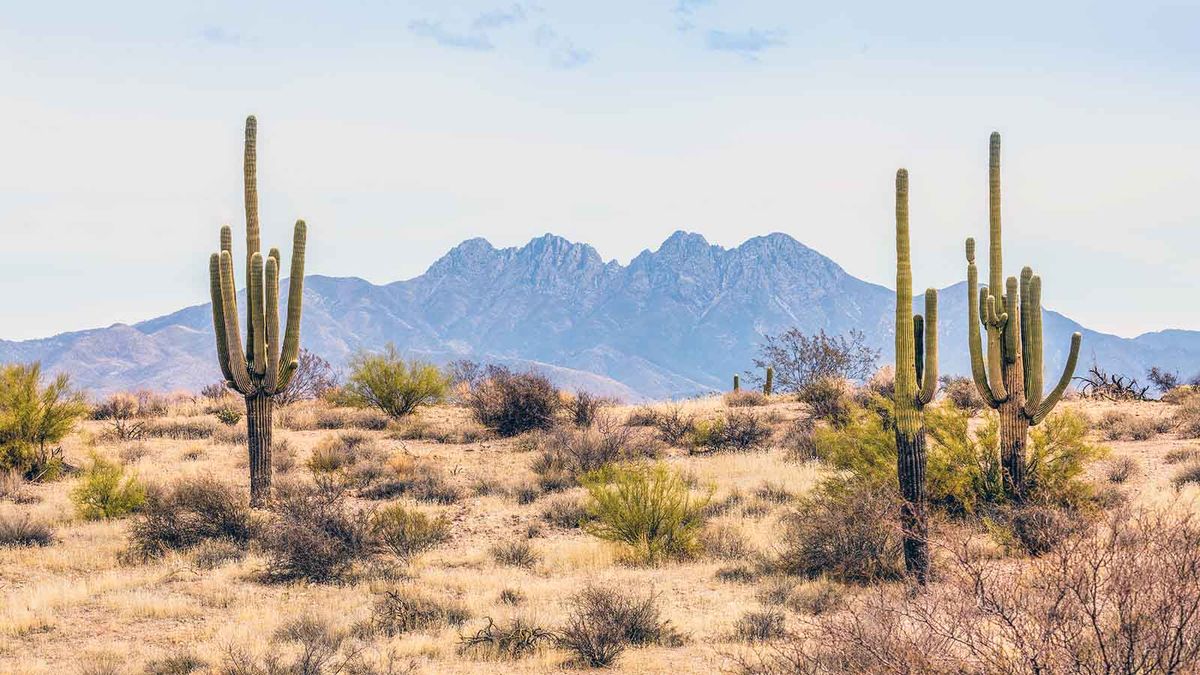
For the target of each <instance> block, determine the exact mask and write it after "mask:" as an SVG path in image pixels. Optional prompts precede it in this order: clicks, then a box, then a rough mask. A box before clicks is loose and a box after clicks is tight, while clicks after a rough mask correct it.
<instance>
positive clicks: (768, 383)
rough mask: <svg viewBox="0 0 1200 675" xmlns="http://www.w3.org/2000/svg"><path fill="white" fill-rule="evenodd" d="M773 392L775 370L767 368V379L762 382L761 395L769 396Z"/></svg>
mask: <svg viewBox="0 0 1200 675" xmlns="http://www.w3.org/2000/svg"><path fill="white" fill-rule="evenodd" d="M774 390H775V369H774V368H772V367H771V366H767V379H766V380H764V381H763V394H764V395H766V396H770V395H771V392H773V391H774Z"/></svg>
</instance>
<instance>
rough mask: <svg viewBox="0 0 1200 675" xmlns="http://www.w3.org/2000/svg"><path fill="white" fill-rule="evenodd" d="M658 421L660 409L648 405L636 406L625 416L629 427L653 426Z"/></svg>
mask: <svg viewBox="0 0 1200 675" xmlns="http://www.w3.org/2000/svg"><path fill="white" fill-rule="evenodd" d="M657 423H658V411H657V410H655V409H654V408H651V407H650V406H648V405H642V406H638V407H636V408H634V409H633V410H631V411H630V412H629V414H628V415H626V417H625V426H627V427H652V426H654V425H655V424H657Z"/></svg>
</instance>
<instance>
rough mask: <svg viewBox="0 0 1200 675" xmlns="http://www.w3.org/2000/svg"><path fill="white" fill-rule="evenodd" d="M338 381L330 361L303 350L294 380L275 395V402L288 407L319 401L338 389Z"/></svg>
mask: <svg viewBox="0 0 1200 675" xmlns="http://www.w3.org/2000/svg"><path fill="white" fill-rule="evenodd" d="M338 381H339V378H338V374H337V372H336V371H334V369H333V366H332V365H330V364H329V362H328V361H326V360H325V359H323V358H321V357H320V356H318V355H317V354H314V353H313V352H310V351H309V350H307V349H304V348H301V349H300V355H299V358H297V359H296V370H295V372H294V373H293V374H292V379H291V381H289V382H288V386H287V387H285V388H284V390H283V391H281V392H279V393H278V394H276V395H275V402H276V403H277V404H279V405H281V406H288V405H291V404H293V403H296V402H297V401H311V400H313V399H318V398H321V397H322V396H324V395H325V394H326V393H328V392H330V391H332V390H334V389H336V388H337V387H338Z"/></svg>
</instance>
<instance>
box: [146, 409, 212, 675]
mask: <svg viewBox="0 0 1200 675" xmlns="http://www.w3.org/2000/svg"><path fill="white" fill-rule="evenodd" d="M222 386H223V385H222ZM207 667H208V661H205V660H204V659H202V658H200V657H199V656H196V655H195V654H193V653H191V652H189V651H177V652H175V653H173V654H168V655H166V656H163V657H161V658H157V659H154V660H153V661H150V662H149V663H147V664H146V667H145V670H144V671H143V672H144V673H145V675H189V674H190V673H196V672H200V671H201V670H203V669H205V668H207Z"/></svg>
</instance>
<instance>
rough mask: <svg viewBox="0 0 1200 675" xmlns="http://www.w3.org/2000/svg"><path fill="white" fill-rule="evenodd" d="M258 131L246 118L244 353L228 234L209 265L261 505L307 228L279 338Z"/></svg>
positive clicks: (220, 343)
mask: <svg viewBox="0 0 1200 675" xmlns="http://www.w3.org/2000/svg"><path fill="white" fill-rule="evenodd" d="M257 128H258V124H257V121H256V120H255V119H254V116H253V115H252V116H250V117H247V118H246V146H245V158H244V162H245V163H244V167H243V169H244V179H245V200H246V276H247V279H248V281H247V285H246V324H247V326H246V348H245V350H244V351H243V349H242V336H241V329H240V328H239V326H238V311H237V286H236V285H235V283H234V276H233V252H232V245H233V235H232V233H231V232H230V229H229V226H228V225H225V226H223V227H222V228H221V250H220V251H219V252H217V253H214V254H212V256H211V257H210V258H209V264H208V267H209V279H210V289H211V292H212V308H213V328H214V330H215V332H216V335H217V360H218V361H219V362H220V366H221V373H222V374H223V375H224V376H225V380H226V384H227V385H228V386H229V387H230V388H232V389H234V390H235V391H237V392H238V393H240V394H241V395H242V396H245V397H246V425H247V428H246V430H247V436H248V445H249V453H250V503H251V505H253V506H262V505H263V504H264V503H265V501H266V500H267V498H268V497H269V495H270V492H271V417H272V411H273V407H274V406H273V403H272V399H273V397H274V396H275V395H276V394H278V393H279V392H280V391H282V390H283V389H284V388H286V387H287V386H288V383H289V382H291V379H292V376H293V375H295V373H296V368H297V365H298V360H297V359H298V356H299V353H300V303H301V299H302V298H303V296H304V245H305V237H306V234H307V227H306V226H305V224H304V221H303V220H298V221H296V229H295V234H294V236H293V239H292V270H291V282H290V286H289V287H288V303H287V305H288V306H287V326H286V328H285V330H284V333H283V336H282V339H281V337H280V334H279V264H280V263H279V250H278V249H274V248H273V249H271V251H270V253H268V254H267V257H266V258H263V255H262V253H261V252H260V251H259V246H260V243H259V229H258V183H257V175H256V150H255V140H256V135H257Z"/></svg>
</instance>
